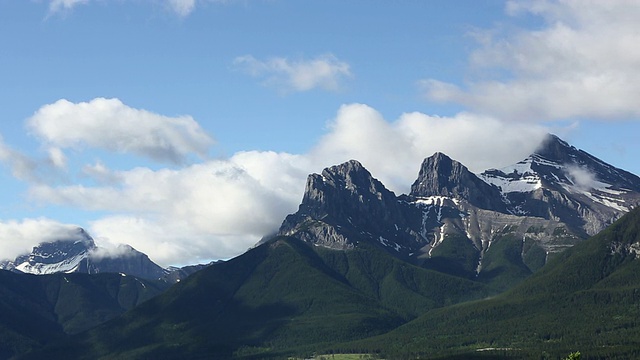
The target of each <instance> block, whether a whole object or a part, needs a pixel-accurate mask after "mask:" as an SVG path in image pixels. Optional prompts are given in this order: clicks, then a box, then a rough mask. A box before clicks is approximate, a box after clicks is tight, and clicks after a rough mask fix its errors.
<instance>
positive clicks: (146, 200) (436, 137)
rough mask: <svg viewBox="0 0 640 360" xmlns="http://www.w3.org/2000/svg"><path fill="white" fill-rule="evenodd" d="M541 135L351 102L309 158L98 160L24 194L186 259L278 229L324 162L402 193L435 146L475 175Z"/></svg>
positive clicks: (468, 117) (244, 244)
mask: <svg viewBox="0 0 640 360" xmlns="http://www.w3.org/2000/svg"><path fill="white" fill-rule="evenodd" d="M544 135H545V131H544V129H542V128H539V127H535V126H530V125H525V124H505V123H502V122H500V121H498V120H496V119H494V118H489V117H480V116H477V115H473V114H459V115H457V116H454V117H450V118H448V117H437V116H430V115H426V114H422V113H407V114H402V115H401V116H400V117H399V118H397V119H395V120H387V119H385V118H384V117H383V115H382V114H380V113H379V112H378V111H376V110H375V109H374V108H371V107H369V106H367V105H363V104H351V105H344V106H342V107H341V108H340V109H339V110H338V113H337V115H336V117H335V119H333V120H332V121H331V122H330V124H329V127H328V132H327V133H326V134H325V135H324V136H323V137H322V138H321V139H320V140H319V142H318V143H317V144H316V145H315V146H314V148H313V149H312V150H311V151H310V152H309V153H307V154H288V153H276V152H270V151H246V152H238V153H236V154H234V155H233V156H232V157H230V158H229V159H224V160H208V161H204V162H201V163H198V164H192V165H189V166H184V167H180V168H177V169H158V170H153V169H149V168H143V167H139V168H135V169H131V170H126V171H116V170H111V169H109V168H108V166H107V165H105V164H103V163H101V162H97V163H95V164H94V165H87V166H85V167H84V169H83V175H84V176H87V177H90V178H91V179H93V180H94V181H93V185H86V184H76V185H64V186H59V185H49V184H42V183H41V184H34V185H33V186H32V187H31V189H30V192H29V194H30V198H31V199H32V200H35V201H37V202H39V203H43V204H57V205H63V206H70V207H74V208H80V209H84V210H87V211H99V212H104V211H106V212H108V213H110V214H111V215H108V216H106V217H102V218H98V219H95V220H94V221H92V222H91V224H90V228H89V229H88V230H89V231H90V233H91V234H92V235H93V236H94V237H95V238H96V241H97V242H98V243H103V244H117V243H127V244H129V245H131V246H133V247H134V248H136V249H138V250H140V251H142V252H144V253H146V254H148V255H149V256H150V257H151V259H153V260H154V261H157V262H159V263H160V264H162V265H170V264H186V263H189V262H194V261H205V260H210V259H218V258H229V257H232V256H235V255H238V254H240V253H242V252H243V251H245V250H246V249H247V248H249V247H250V246H252V245H253V244H255V243H256V242H257V241H258V240H259V239H260V238H261V237H262V236H264V235H267V234H269V233H271V232H273V231H274V230H276V229H277V228H278V226H279V225H280V224H281V222H282V220H283V219H284V218H285V216H286V215H287V214H289V213H292V212H294V211H295V210H296V209H297V206H298V204H299V203H300V200H301V199H302V194H303V191H304V185H305V180H306V177H307V175H308V174H309V173H312V172H320V171H322V169H323V168H324V167H327V166H331V165H334V164H338V163H342V162H344V161H347V160H349V159H358V160H360V161H361V162H362V163H363V164H364V165H365V166H366V167H367V168H368V169H369V170H370V171H371V173H372V174H373V175H374V176H375V177H377V178H378V179H380V180H381V181H383V183H385V185H387V186H388V187H389V188H390V189H392V190H394V191H395V192H396V193H398V194H399V193H405V192H407V191H408V190H409V187H410V185H411V183H412V182H413V181H414V180H415V179H416V177H417V174H418V170H419V168H420V164H421V162H422V160H423V159H424V158H425V157H427V156H430V155H432V154H433V153H434V152H436V151H442V152H445V153H447V154H448V155H449V156H451V157H453V158H455V159H457V160H459V161H461V162H463V163H464V164H466V165H467V166H469V167H470V168H471V169H472V170H476V171H479V170H484V169H486V168H488V167H502V166H504V165H507V164H511V163H514V162H516V161H519V160H522V159H523V158H524V157H526V156H527V155H529V153H530V152H532V151H533V150H534V149H535V148H536V146H537V145H538V144H539V141H541V139H542V138H543V136H544ZM514 149H516V150H514Z"/></svg>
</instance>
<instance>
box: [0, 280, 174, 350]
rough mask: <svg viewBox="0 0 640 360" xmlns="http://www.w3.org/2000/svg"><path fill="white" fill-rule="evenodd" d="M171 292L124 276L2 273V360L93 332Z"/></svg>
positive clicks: (159, 284) (0, 299)
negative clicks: (67, 338) (93, 328)
mask: <svg viewBox="0 0 640 360" xmlns="http://www.w3.org/2000/svg"><path fill="white" fill-rule="evenodd" d="M165 288H166V284H164V283H161V282H157V283H154V282H150V281H146V280H140V279H137V278H135V277H132V276H122V275H120V274H99V275H86V274H53V275H28V274H15V273H12V272H9V271H4V270H0V315H1V319H2V321H0V358H7V357H10V356H11V355H13V354H16V353H21V352H24V351H27V350H29V349H32V348H37V347H40V346H42V345H43V344H46V343H48V342H51V341H54V340H56V339H57V338H60V337H63V336H64V334H75V333H79V332H81V331H84V330H87V329H89V328H92V327H94V326H96V325H98V324H101V323H103V322H105V321H107V320H109V319H112V318H114V317H116V316H118V315H120V314H122V313H124V312H125V311H126V310H129V309H131V308H133V307H135V306H137V305H139V304H141V303H142V302H144V301H146V300H148V299H150V298H152V297H154V296H156V295H158V294H160V293H161V292H162V291H164V289H165Z"/></svg>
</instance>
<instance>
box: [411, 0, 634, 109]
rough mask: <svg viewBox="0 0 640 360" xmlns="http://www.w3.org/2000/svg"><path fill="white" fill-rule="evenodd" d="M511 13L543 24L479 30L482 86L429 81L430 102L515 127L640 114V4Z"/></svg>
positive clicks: (475, 57) (592, 0)
mask: <svg viewBox="0 0 640 360" xmlns="http://www.w3.org/2000/svg"><path fill="white" fill-rule="evenodd" d="M506 11H507V13H508V14H509V15H512V16H522V15H532V16H535V17H538V18H540V19H542V21H543V25H542V27H540V28H536V29H533V30H529V29H517V30H514V29H513V28H508V27H504V28H496V29H491V30H489V31H486V32H477V33H476V34H475V36H476V37H477V38H478V39H479V48H478V49H477V50H476V51H475V52H473V53H472V55H471V57H470V59H469V63H470V66H471V69H472V74H475V75H477V76H476V77H475V79H476V80H471V81H469V82H468V83H467V84H466V86H464V87H459V86H456V85H453V84H450V83H445V82H442V81H438V80H437V79H433V78H432V79H425V80H423V81H422V82H421V84H422V86H423V87H424V90H425V94H426V96H427V98H429V99H430V100H433V101H440V102H454V103H459V104H463V105H466V106H468V107H469V108H471V109H473V110H475V111H479V112H483V113H487V114H493V115H495V116H499V117H502V118H505V119H510V120H514V121H518V120H529V121H539V120H542V121H546V120H557V119H569V118H590V119H600V120H620V119H629V118H637V117H638V116H640V103H639V102H638V101H637V99H636V95H635V94H637V93H638V92H640V50H639V49H638V46H636V44H638V43H640V22H638V21H637V19H638V18H639V17H640V3H638V2H634V1H627V0H611V1H598V0H589V1H574V0H566V1H509V2H508V3H507V7H506ZM496 74H498V75H496ZM471 79H474V77H473V76H472V77H471Z"/></svg>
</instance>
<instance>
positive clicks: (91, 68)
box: [0, 0, 640, 266]
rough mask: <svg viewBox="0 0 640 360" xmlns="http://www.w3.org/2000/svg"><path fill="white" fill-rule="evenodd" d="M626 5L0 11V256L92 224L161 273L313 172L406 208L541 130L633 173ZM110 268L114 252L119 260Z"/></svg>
mask: <svg viewBox="0 0 640 360" xmlns="http://www.w3.org/2000/svg"><path fill="white" fill-rule="evenodd" d="M638 19H640V2H639V1H634V0H608V1H600V0H562V1H551V0H541V1H527V0H523V1H497V0H486V1H476V0H458V1H449V0H432V1H415V0H397V1H378V0H373V1H372V0H351V1H338V0H308V1H299V0H0V189H1V190H0V258H14V257H15V256H16V255H18V254H21V253H25V252H28V251H30V249H31V248H32V247H33V246H35V245H37V244H38V243H39V242H42V241H51V240H54V239H58V238H64V237H72V236H73V233H74V231H73V230H74V229H76V228H77V227H82V228H84V229H86V230H87V231H88V232H89V234H91V236H92V237H93V238H94V239H95V241H96V243H97V244H98V245H99V246H102V247H105V248H107V249H115V248H116V245H117V244H121V243H126V244H129V245H131V246H133V247H134V248H136V249H138V250H140V251H142V252H144V253H146V254H148V255H149V257H150V258H151V259H152V260H154V261H155V262H157V263H159V264H160V265H163V266H168V265H186V264H193V263H201V262H207V261H210V260H216V259H228V258H231V257H234V256H237V255H239V254H241V253H243V252H244V251H246V250H247V249H248V248H250V247H251V246H253V245H254V244H255V243H256V242H257V241H259V240H260V238H261V237H263V236H265V235H267V234H270V233H272V232H274V231H275V230H277V228H278V227H279V225H280V224H281V222H282V221H283V220H284V217H285V216H286V215H287V214H289V213H293V212H295V211H296V210H297V207H298V205H299V203H300V201H301V199H302V195H303V192H304V186H305V181H306V178H307V176H308V174H310V173H319V172H321V171H322V169H323V168H325V167H327V166H331V165H335V164H339V163H342V162H344V161H348V160H350V159H356V160H359V161H360V162H361V163H362V164H363V165H364V166H365V167H366V168H367V169H368V170H369V171H370V172H371V173H372V174H373V176H374V177H376V178H378V179H379V180H381V181H382V182H383V183H384V184H385V185H386V186H387V187H388V188H390V189H391V190H393V191H394V192H396V193H397V194H401V193H406V192H408V190H409V188H410V186H411V183H412V182H413V181H414V180H415V179H416V177H417V174H418V170H419V168H420V163H421V162H422V160H423V159H424V158H426V157H428V156H430V155H432V154H433V153H434V152H437V151H439V152H444V153H445V154H447V155H449V156H450V157H452V158H454V159H456V160H458V161H460V162H462V163H463V164H465V165H466V166H467V167H469V168H470V169H471V170H472V171H475V172H481V171H483V170H486V169H489V168H501V167H504V166H507V165H510V164H513V163H515V162H517V161H519V160H522V159H524V158H525V157H526V156H527V155H529V154H530V153H531V152H533V151H534V150H535V148H536V146H537V145H538V144H539V143H540V141H541V140H542V139H543V137H544V136H545V134H547V133H554V134H556V135H558V136H560V137H561V138H563V139H564V140H566V141H568V142H569V143H570V144H572V145H574V146H576V147H577V148H580V149H583V150H585V151H587V152H589V153H590V154H592V155H594V156H596V157H598V158H600V159H602V160H604V161H606V162H608V163H610V164H612V165H614V166H617V167H619V168H622V169H625V170H627V171H630V172H632V173H634V174H640V161H639V160H638V154H640V141H638V135H639V134H640V122H639V121H638V120H639V119H640V101H638V98H637V97H638V94H640V47H638V46H637V44H640V22H639V21H637V20H638ZM114 251H115V250H114Z"/></svg>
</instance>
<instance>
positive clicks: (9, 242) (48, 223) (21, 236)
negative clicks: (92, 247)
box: [0, 218, 83, 259]
mask: <svg viewBox="0 0 640 360" xmlns="http://www.w3.org/2000/svg"><path fill="white" fill-rule="evenodd" d="M61 239H65V240H67V239H68V240H80V239H83V237H82V235H81V233H80V232H78V226H77V225H69V224H61V223H59V222H56V221H54V220H51V219H46V218H39V219H25V220H22V221H16V220H9V221H0V259H14V258H15V257H17V256H18V255H22V254H25V253H29V252H30V251H31V249H32V248H33V247H34V246H36V245H38V244H40V243H41V242H46V241H55V240H61Z"/></svg>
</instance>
